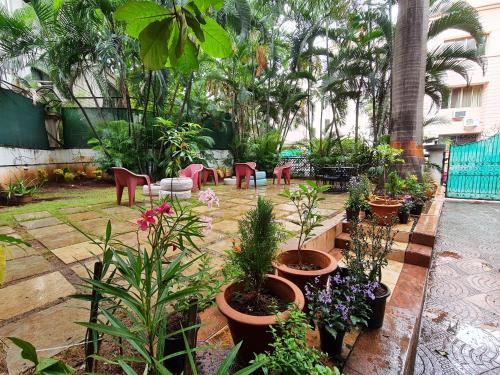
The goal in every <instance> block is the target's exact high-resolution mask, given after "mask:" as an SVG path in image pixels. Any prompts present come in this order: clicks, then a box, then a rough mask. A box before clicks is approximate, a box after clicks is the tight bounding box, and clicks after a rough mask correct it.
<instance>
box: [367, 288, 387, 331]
mask: <svg viewBox="0 0 500 375" xmlns="http://www.w3.org/2000/svg"><path fill="white" fill-rule="evenodd" d="M380 286H381V287H382V289H384V291H385V292H384V294H383V295H381V296H379V297H375V299H374V300H370V299H369V300H368V305H369V306H370V308H371V312H370V315H369V318H368V328H371V329H378V328H380V327H382V325H383V324H384V315H385V303H386V301H387V298H388V297H389V296H390V295H391V290H390V289H389V287H388V286H387V285H385V284H383V283H380Z"/></svg>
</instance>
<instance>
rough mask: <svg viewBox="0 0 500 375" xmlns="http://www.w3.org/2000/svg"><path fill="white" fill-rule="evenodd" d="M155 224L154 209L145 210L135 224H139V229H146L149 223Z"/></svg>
mask: <svg viewBox="0 0 500 375" xmlns="http://www.w3.org/2000/svg"><path fill="white" fill-rule="evenodd" d="M155 224H156V219H155V211H153V210H147V211H145V212H144V213H143V214H142V215H141V217H140V219H139V220H137V225H139V229H140V230H147V229H148V228H149V227H150V226H151V225H155Z"/></svg>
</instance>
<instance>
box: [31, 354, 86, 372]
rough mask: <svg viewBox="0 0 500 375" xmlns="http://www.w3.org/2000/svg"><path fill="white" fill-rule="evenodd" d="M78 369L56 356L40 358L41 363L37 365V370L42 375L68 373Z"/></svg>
mask: <svg viewBox="0 0 500 375" xmlns="http://www.w3.org/2000/svg"><path fill="white" fill-rule="evenodd" d="M75 371H76V370H75V369H74V368H72V367H70V366H68V365H67V364H65V363H64V362H63V361H60V360H57V359H54V358H40V363H39V364H38V365H37V366H36V369H35V372H36V373H37V374H42V375H67V374H72V373H74V372H75Z"/></svg>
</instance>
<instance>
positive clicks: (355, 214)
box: [345, 208, 360, 221]
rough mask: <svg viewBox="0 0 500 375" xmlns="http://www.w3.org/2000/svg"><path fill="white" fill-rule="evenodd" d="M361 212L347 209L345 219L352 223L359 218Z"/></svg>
mask: <svg viewBox="0 0 500 375" xmlns="http://www.w3.org/2000/svg"><path fill="white" fill-rule="evenodd" d="M359 211H360V210H351V209H347V208H346V210H345V218H346V220H347V221H352V220H354V219H357V218H359Z"/></svg>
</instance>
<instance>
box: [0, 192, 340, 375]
mask: <svg viewBox="0 0 500 375" xmlns="http://www.w3.org/2000/svg"><path fill="white" fill-rule="evenodd" d="M210 187H212V188H213V189H214V190H215V192H216V193H217V195H218V196H219V199H220V207H214V208H212V209H209V208H208V207H206V206H199V207H196V208H195V209H194V211H196V212H197V213H199V214H200V215H205V216H210V217H212V218H213V230H212V232H210V233H209V234H208V235H207V236H206V237H205V238H204V239H203V240H200V241H199V244H200V247H201V248H202V249H203V250H204V251H206V252H208V253H210V254H211V255H212V256H213V258H214V264H215V265H221V264H222V255H223V253H224V251H225V250H227V249H229V248H230V247H231V243H232V238H234V237H235V236H236V234H237V231H238V222H237V220H238V219H240V218H241V217H242V216H243V215H244V213H245V212H246V211H247V210H248V209H249V208H251V207H252V206H254V205H255V204H256V197H257V195H262V196H265V197H266V198H268V199H270V200H272V201H273V203H274V204H275V215H276V217H277V218H278V220H279V221H280V222H281V223H283V225H284V226H285V228H286V229H287V230H289V231H291V232H294V231H296V230H297V229H298V226H296V225H295V224H293V223H291V222H290V220H291V219H292V217H291V216H293V210H294V207H293V206H292V205H291V204H290V203H288V200H287V199H286V198H283V197H280V196H279V195H278V194H279V193H280V192H281V191H282V190H283V187H278V186H273V185H268V186H267V187H262V188H258V189H257V190H255V189H249V190H245V189H243V190H237V189H235V187H234V186H224V185H219V186H217V187H213V186H210ZM292 188H293V186H292ZM346 197H347V196H346V194H340V195H331V194H325V195H324V198H325V200H324V201H321V202H320V203H319V206H320V211H321V212H320V213H321V214H322V215H324V217H325V218H328V217H332V216H334V215H335V214H337V213H338V212H339V211H341V210H342V209H343V203H344V201H345V199H346ZM138 198H139V200H138V202H139V204H141V203H143V202H145V201H147V200H146V199H142V198H141V197H140V196H139V197H138ZM141 199H142V200H141ZM123 204H126V200H125V202H124V203H123ZM1 214H2V213H1V211H0V215H1ZM60 214H61V217H59V218H56V217H54V216H52V215H51V214H50V213H49V212H44V211H42V212H33V213H28V214H22V215H17V216H16V217H15V219H16V221H17V223H18V224H17V226H15V227H9V226H0V233H3V234H10V235H13V236H17V237H19V238H23V239H24V240H26V241H27V242H29V243H30V244H31V245H32V246H31V247H27V246H7V273H6V281H5V283H4V285H3V286H2V288H0V306H2V307H1V308H0V338H2V337H7V336H18V337H20V338H23V339H25V340H28V341H30V342H32V343H33V344H34V345H35V347H36V348H37V349H39V350H41V355H42V356H51V355H55V354H57V353H58V352H60V351H61V350H63V349H64V348H65V347H67V346H68V345H72V344H75V343H79V342H81V341H82V339H83V336H84V329H83V328H82V327H81V326H79V325H77V324H74V323H73V322H75V321H85V320H87V319H88V312H87V311H86V310H85V309H84V308H82V307H85V306H82V303H81V302H76V301H74V300H71V299H70V297H69V296H70V295H71V294H74V293H75V292H76V291H77V290H78V288H79V285H78V284H79V277H81V276H86V272H85V268H84V267H83V265H82V264H81V263H82V262H84V264H85V265H87V266H91V264H92V263H93V262H92V260H91V259H90V258H92V257H93V256H94V255H98V254H99V253H100V248H99V247H97V246H96V245H95V244H92V243H91V241H89V239H88V238H86V237H85V236H84V235H83V234H81V233H80V232H79V231H77V230H76V229H75V228H74V227H73V226H72V225H74V226H76V227H78V228H80V229H81V230H83V231H85V232H86V233H89V234H90V235H91V236H94V237H95V236H103V235H104V234H105V231H106V225H107V222H108V220H111V222H112V227H113V234H114V235H116V236H117V238H118V239H120V240H121V241H123V242H125V243H128V244H134V243H135V242H136V238H137V237H136V233H135V231H136V229H137V225H136V224H135V220H137V218H138V216H139V211H138V208H129V207H126V206H116V204H114V202H109V204H107V205H98V206H94V207H71V208H66V209H61V210H60ZM144 238H145V236H144V235H140V239H141V240H144ZM5 344H6V345H8V343H7V342H6V343H5ZM26 368H27V362H26V361H24V360H23V359H22V358H21V357H20V353H19V351H18V350H17V349H15V348H12V347H6V348H3V349H2V342H1V340H0V374H1V373H3V372H4V373H9V374H19V373H21V372H22V371H23V370H25V369H26Z"/></svg>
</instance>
